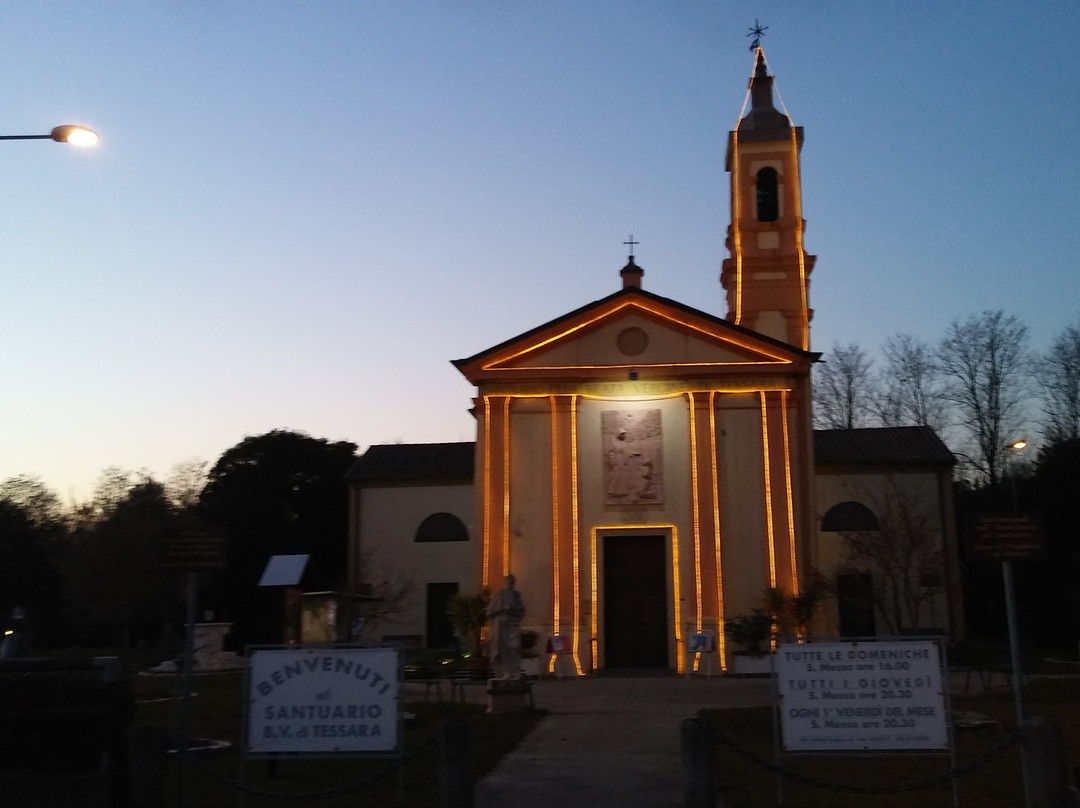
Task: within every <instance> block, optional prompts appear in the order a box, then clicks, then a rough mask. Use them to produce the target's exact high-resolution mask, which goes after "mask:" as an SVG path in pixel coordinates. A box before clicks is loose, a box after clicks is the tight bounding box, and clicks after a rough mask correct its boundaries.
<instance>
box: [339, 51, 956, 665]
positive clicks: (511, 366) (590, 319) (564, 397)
mask: <svg viewBox="0 0 1080 808" xmlns="http://www.w3.org/2000/svg"><path fill="white" fill-rule="evenodd" d="M772 82H773V79H772V77H771V76H770V75H768V71H767V68H766V64H765V60H764V55H763V53H762V52H761V50H760V49H758V50H757V52H756V55H755V70H754V74H753V77H752V78H751V80H750V94H749V98H750V110H749V112H747V113H746V115H745V116H744V117H742V119H741V120H740V122H739V124H738V126H737V128H736V129H735V130H734V131H733V132H731V133H730V134H729V137H728V143H727V154H726V166H727V170H728V172H729V173H730V177H731V180H730V184H731V212H732V213H731V222H730V223H729V226H728V233H727V247H728V250H729V257H728V258H727V259H726V260H725V261H724V263H723V269H722V273H721V278H720V281H721V285H722V288H723V290H724V293H725V295H726V301H727V307H728V311H727V314H726V316H724V317H720V316H717V315H714V314H710V313H707V312H705V311H701V310H699V309H696V308H693V307H690V306H686V305H684V304H681V303H679V302H676V301H674V300H671V299H668V298H664V297H661V296H659V295H656V294H653V293H650V292H648V291H647V290H646V289H645V288H644V287H643V275H644V272H643V270H642V269H641V268H640V267H639V266H638V265H637V264H636V263H635V260H634V256H633V255H631V256H630V259H629V261H628V262H627V264H626V265H625V266H624V267H623V268H622V270H621V272H620V284H619V288H618V289H617V290H616V291H615V292H614V293H613V294H611V295H609V296H608V297H605V298H603V299H601V300H597V301H594V302H592V303H589V304H587V305H585V306H582V307H580V308H578V309H576V310H574V311H571V312H569V313H568V314H566V315H564V316H562V317H559V318H557V319H555V320H552V321H550V322H548V323H544V324H542V325H540V326H538V327H536V328H533V329H532V330H530V331H528V332H526V333H524V334H520V335H518V336H515V337H512V338H510V339H508V340H506V341H505V342H502V343H500V344H499V345H496V346H493V347H491V348H488V349H486V350H483V351H480V352H479V353H476V354H474V355H473V356H470V357H467V358H464V359H460V360H456V361H455V362H454V365H455V366H456V367H457V368H458V369H459V370H460V372H461V373H462V374H463V375H464V376H465V377H466V378H467V379H468V380H469V381H470V383H472V384H473V385H475V387H476V396H475V398H474V400H473V412H474V413H475V416H476V421H477V434H476V441H475V442H471V443H461V444H429V445H404V446H401V445H399V446H373V447H371V448H370V449H369V450H368V451H367V452H366V453H365V454H364V456H363V457H361V458H360V460H359V461H358V462H357V464H356V467H355V468H354V470H353V472H352V473H351V474H350V490H351V506H350V507H351V513H350V524H351V536H350V542H351V547H350V552H351V556H350V558H351V561H350V564H351V569H350V584H351V585H352V586H354V587H359V586H360V585H362V584H367V585H372V586H374V588H375V589H376V591H377V589H378V576H379V575H382V574H390V573H388V572H386V570H397V571H398V574H411V575H414V576H416V579H417V580H416V581H415V584H416V601H417V604H416V606H415V608H413V610H412V613H411V616H409V617H405V618H404V619H403V620H402V621H401V622H400V624H399V625H398V626H397V628H396V629H395V628H393V627H392V626H389V625H387V626H384V627H382V629H381V630H380V634H381V636H384V637H391V636H396V637H399V638H405V637H407V638H410V639H419V641H420V642H421V643H422V644H424V645H427V646H429V647H438V646H439V645H441V644H443V643H444V641H446V640H447V639H449V638H448V637H447V636H446V633H447V628H446V626H445V620H444V619H443V613H444V612H445V607H444V605H443V604H445V600H446V598H447V597H448V596H449V594H451V593H452V592H455V591H461V592H470V591H476V590H478V589H479V588H481V587H489V588H490V589H492V590H496V589H498V588H499V587H500V586H501V581H502V579H503V577H504V576H505V575H507V574H513V575H515V576H516V578H517V588H518V589H519V591H520V592H521V593H522V594H523V596H524V598H525V603H526V606H527V609H528V612H527V615H526V617H525V620H524V626H525V627H528V628H532V629H534V630H535V631H537V632H538V633H539V634H540V635H541V636H543V637H557V638H559V643H558V644H559V645H560V647H561V649H562V650H563V651H564V654H563V656H564V658H565V659H567V660H569V662H568V663H564V664H570V665H572V667H573V670H574V671H575V672H576V673H578V674H585V673H589V672H593V671H597V670H601V669H608V668H646V667H658V668H668V669H672V670H675V671H678V672H685V671H686V670H687V669H688V668H689V667H693V666H694V665H696V664H697V662H698V661H699V655H698V654H696V653H692V652H691V643H692V641H693V640H694V639H695V638H696V639H697V641H698V642H699V643H700V641H701V637H702V636H705V637H709V638H711V642H710V643H708V644H707V646H706V647H709V648H714V649H715V652H716V654H717V658H718V659H719V663H720V666H721V667H726V666H727V664H728V662H729V658H730V656H731V653H732V652H733V651H734V650H735V649H734V647H733V646H732V643H731V642H730V641H729V639H728V637H727V634H726V632H725V630H724V625H725V621H726V620H727V619H729V618H731V617H732V616H734V615H738V614H748V613H751V612H752V610H754V609H755V608H760V607H762V605H763V603H764V601H765V600H766V597H767V593H768V592H770V591H771V592H773V593H775V592H778V591H782V592H783V593H784V594H785V595H788V596H795V595H798V594H799V593H800V591H802V589H803V588H804V587H805V586H806V585H807V582H808V581H809V580H810V579H811V577H814V578H815V579H816V578H821V577H822V576H826V577H828V576H831V575H832V574H833V573H835V572H836V571H837V570H840V569H845V570H847V571H848V574H849V576H851V575H856V574H861V575H862V576H863V578H862V579H861V580H864V581H865V577H866V576H867V575H870V574H871V573H870V572H868V571H867V570H865V569H864V570H863V571H862V572H861V573H859V572H858V570H855V569H854V567H857V566H858V562H857V561H853V560H852V559H850V558H849V557H847V556H845V554H844V553H843V552H842V551H841V549H840V545H839V544H838V543H837V542H836V540H835V538H836V536H838V535H840V534H841V533H842V532H843V531H844V530H846V529H850V528H853V527H859V528H866V527H867V526H866V525H865V524H847V523H844V521H843V519H842V518H841V519H840V520H839V521H837V519H834V520H833V522H832V527H830V523H829V522H827V521H826V520H824V519H823V517H824V515H825V514H826V513H827V512H828V511H829V510H830V509H831V508H832V507H833V506H834V505H837V504H840V503H843V502H847V501H849V500H850V499H851V498H852V497H857V496H858V494H857V493H851V492H852V491H853V490H854V489H855V488H856V487H857V486H854V483H853V480H855V479H856V478H859V479H861V478H860V475H862V476H863V477H865V476H866V474H867V473H872V474H873V475H877V476H878V477H879V478H880V477H881V475H883V474H893V473H894V472H895V473H896V474H897V475H899V476H898V477H897V479H900V480H902V481H903V483H904V484H905V485H906V484H908V483H911V482H913V481H915V480H916V479H918V480H920V481H922V482H920V483H918V485H920V486H922V488H921V490H923V492H924V493H923V495H920V501H921V502H923V503H924V504H925V503H928V502H929V503H930V509H931V511H933V513H934V514H935V515H934V516H933V517H932V519H931V521H932V522H934V523H935V524H936V528H935V529H934V531H933V532H934V533H935V537H936V538H935V539H934V541H935V542H936V544H937V545H938V546H939V549H940V550H941V553H939V555H938V556H937V557H936V558H938V560H939V561H940V562H941V563H942V564H943V565H945V566H948V565H949V564H951V561H949V554H950V552H952V553H954V552H955V546H954V545H955V542H954V541H952V539H951V538H950V536H951V526H950V524H949V518H951V511H950V510H949V508H948V507H947V503H946V502H945V500H946V499H947V498H948V486H947V485H945V486H942V481H943V480H947V479H948V477H949V470H950V468H951V463H952V458H951V455H949V454H948V452H947V450H944V447H943V445H941V444H940V441H938V440H937V439H936V436H932V433H930V436H927V435H926V434H925V433H926V431H925V430H923V431H920V433H919V436H920V440H919V441H916V443H918V448H917V449H916V450H915V451H913V452H912V453H910V456H907V457H906V458H905V459H906V461H907V464H906V465H903V466H900V465H896V464H895V463H892V461H894V460H898V459H899V457H898V456H896V457H894V456H893V455H892V454H890V451H889V450H885V451H883V452H882V451H879V452H878V454H877V455H875V457H876V458H877V463H876V465H872V469H873V470H872V472H868V471H867V470H868V469H870V468H871V466H868V465H866V464H864V465H862V466H860V465H859V463H858V462H854V463H849V462H847V461H848V460H853V459H854V457H855V455H854V454H852V455H850V456H844V455H843V452H841V453H840V455H838V456H836V457H834V461H835V462H834V464H833V466H832V467H831V468H832V474H831V477H830V479H831V480H832V482H831V483H830V484H828V485H826V486H825V487H826V489H827V490H828V498H829V500H835V502H824V503H823V502H822V501H820V500H819V499H818V498H817V496H816V492H815V480H816V479H818V478H819V477H821V475H823V474H826V473H828V471H827V469H824V468H823V467H821V466H820V464H819V463H818V462H817V461H816V460H815V433H814V430H813V427H812V420H811V386H810V373H811V366H812V365H813V363H814V362H815V361H816V360H817V359H818V355H817V354H815V353H813V352H812V351H811V350H810V320H811V317H812V311H811V309H810V306H809V280H810V274H811V271H812V269H813V266H814V256H812V255H809V254H807V253H806V251H805V249H804V246H803V229H804V221H803V218H802V215H803V214H802V204H801V193H800V179H799V156H800V150H801V148H802V140H803V134H802V130H801V128H800V127H796V126H794V125H792V123H791V121H790V120H789V118H788V117H787V116H786V115H784V114H783V113H781V112H780V111H778V110H777V109H776V108H775V107H774V105H773V93H772ZM912 434H913V433H909V435H908V437H911V435H912ZM819 437H820V434H819ZM877 437H878V438H880V437H881V436H880V435H879V436H877ZM866 440H869V442H870V443H874V439H873V438H869V439H866ZM866 440H864V444H865V443H866ZM898 440H899V441H900V443H904V442H905V438H904V437H903V436H901V437H899V438H898ZM935 441H936V443H935ZM880 443H881V441H880V440H878V441H877V444H880ZM877 444H875V445H877ZM863 448H865V446H864V447H863ZM878 448H879V449H880V448H881V447H880V446H879V447H878ZM856 454H857V453H856ZM871 454H873V453H872V452H871ZM891 463H892V465H890V464H891ZM852 475H854V476H852ZM841 478H842V480H843V481H842V482H840V480H841ZM880 487H881V486H880V485H878V486H877V488H875V490H879V489H880ZM927 492H932V494H931V493H927ZM945 514H947V515H948V517H949V518H946V515H945ZM934 520H936V522H935V521H934ZM823 525H824V527H825V528H826V530H825V531H824V532H823V530H822V527H823ZM837 525H839V527H837ZM830 532H831V533H832V534H833V535H832V536H831V537H825V538H823V536H825V534H826V533H830ZM950 544H952V545H953V546H952V547H951V548H950V546H949V545H950ZM864 560H865V559H864ZM374 570H382V572H374ZM953 578H955V575H954V570H951V569H949V570H944V571H943V572H942V576H941V578H940V580H941V581H942V582H943V583H942V585H941V586H940V589H941V592H940V593H939V594H938V595H937V596H935V595H933V593H931V594H932V596H931V600H932V601H934V603H935V605H934V607H933V608H932V609H930V615H931V616H930V617H927V618H925V619H926V620H929V621H931V622H932V623H933V624H934V626H935V627H936V628H944V629H948V628H950V627H953V628H954V627H955V622H956V619H957V616H958V613H957V611H956V607H955V600H956V593H954V592H952V591H951V589H950V585H951V584H952V583H955V582H954V581H953ZM830 579H831V578H830ZM935 598H936V600H935ZM849 600H850V604H855V605H850V604H849V606H848V607H847V608H849V610H850V609H856V610H858V609H859V608H861V609H862V622H861V623H859V625H860V626H861V627H862V628H863V629H865V628H866V627H867V626H868V625H872V624H873V620H874V613H875V607H874V606H873V605H872V602H868V601H866V600H865V598H864V599H863V601H862V606H861V607H859V606H858V603H859V600H858V598H855V599H849ZM868 603H871V605H867V604H868ZM844 608H845V607H844V606H843V604H842V603H840V604H839V605H838V604H837V603H833V605H832V606H831V607H830V608H829V609H827V610H826V611H825V612H823V614H822V616H821V617H820V618H819V625H818V626H816V627H815V629H816V630H817V632H818V633H819V634H820V633H822V631H824V632H828V633H832V634H838V633H839V630H840V628H841V626H840V624H841V623H842V622H843V619H842V618H843V615H842V614H841V612H842V611H843V609H844ZM867 614H869V623H868V622H867V619H866V618H867ZM852 619H853V618H852ZM852 619H849V621H848V622H849V625H855V624H856V622H858V621H855V622H852ZM915 619H916V620H918V619H922V618H919V617H918V616H916V618H915ZM927 625H929V623H927ZM802 630H805V627H802Z"/></svg>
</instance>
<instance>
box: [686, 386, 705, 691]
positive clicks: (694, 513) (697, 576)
mask: <svg viewBox="0 0 1080 808" xmlns="http://www.w3.org/2000/svg"><path fill="white" fill-rule="evenodd" d="M686 398H687V402H688V404H689V410H690V491H691V509H692V510H691V519H692V520H693V522H692V524H693V530H694V602H695V604H696V605H697V609H696V614H695V617H694V627H695V630H696V631H697V632H700V631H701V613H702V595H703V592H702V589H701V500H700V497H699V494H698V446H697V407H696V406H695V402H694V394H693V393H687V394H686ZM700 660H701V652H700V651H699V652H696V653H695V654H694V670H695V671H696V670H697V669H698V663H699V661H700Z"/></svg>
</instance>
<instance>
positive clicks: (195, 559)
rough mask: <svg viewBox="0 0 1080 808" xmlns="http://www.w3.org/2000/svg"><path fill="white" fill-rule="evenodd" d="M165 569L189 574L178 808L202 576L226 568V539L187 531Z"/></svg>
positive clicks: (170, 543) (172, 547) (167, 551)
mask: <svg viewBox="0 0 1080 808" xmlns="http://www.w3.org/2000/svg"><path fill="white" fill-rule="evenodd" d="M161 566H162V567H163V568H164V569H174V570H184V571H186V572H187V626H186V627H185V630H184V667H183V681H184V699H183V713H182V717H181V721H180V735H181V738H180V795H179V805H180V808H184V806H185V805H187V768H188V746H189V745H190V738H191V691H192V687H191V679H192V676H193V669H194V654H195V615H196V613H197V612H198V608H197V603H196V602H197V600H198V596H199V572H200V571H203V570H220V569H224V568H225V537H224V535H221V534H209V533H206V532H204V531H202V530H186V531H184V532H182V533H181V534H180V535H178V536H170V537H168V538H166V540H165V547H164V557H163V559H162V562H161Z"/></svg>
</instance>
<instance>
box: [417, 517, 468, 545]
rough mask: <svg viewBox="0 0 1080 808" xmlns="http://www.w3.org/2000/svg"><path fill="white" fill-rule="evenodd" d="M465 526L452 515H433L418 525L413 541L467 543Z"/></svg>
mask: <svg viewBox="0 0 1080 808" xmlns="http://www.w3.org/2000/svg"><path fill="white" fill-rule="evenodd" d="M468 540H469V531H468V530H466V529H465V524H464V523H463V522H462V521H461V520H460V519H458V518H457V517H456V516H454V515H453V514H452V513H433V514H431V516H429V517H427V518H426V519H425V520H424V521H423V522H421V523H420V527H418V528H417V529H416V537H415V539H413V541H468Z"/></svg>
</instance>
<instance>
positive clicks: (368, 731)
mask: <svg viewBox="0 0 1080 808" xmlns="http://www.w3.org/2000/svg"><path fill="white" fill-rule="evenodd" d="M399 671H400V666H399V664H398V652H397V649H395V648H303V647H300V648H287V649H285V648H282V649H269V650H268V649H259V650H255V651H252V653H251V674H250V682H251V692H250V693H249V694H248V701H249V705H248V752H249V753H250V754H258V755H261V754H270V753H272V752H297V753H305V754H321V753H328V752H373V753H374V752H393V751H395V750H396V749H397V745H398V724H399V722H398V691H399Z"/></svg>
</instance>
